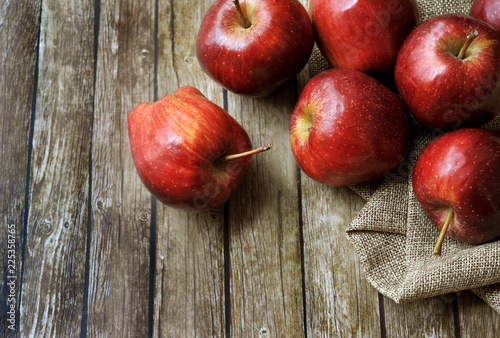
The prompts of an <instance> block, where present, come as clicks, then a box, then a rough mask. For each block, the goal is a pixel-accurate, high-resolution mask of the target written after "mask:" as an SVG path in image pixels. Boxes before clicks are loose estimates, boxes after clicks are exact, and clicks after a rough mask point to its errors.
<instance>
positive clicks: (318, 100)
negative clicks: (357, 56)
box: [290, 68, 410, 186]
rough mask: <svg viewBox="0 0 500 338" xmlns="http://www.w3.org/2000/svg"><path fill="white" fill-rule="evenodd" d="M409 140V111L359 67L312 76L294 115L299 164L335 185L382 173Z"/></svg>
mask: <svg viewBox="0 0 500 338" xmlns="http://www.w3.org/2000/svg"><path fill="white" fill-rule="evenodd" d="M409 140H410V127H409V117H408V112H407V110H406V107H405V105H404V104H403V102H402V101H401V99H400V98H399V97H398V95H396V93H394V92H393V91H391V90H390V89H389V88H387V87H385V86H384V85H382V84H381V83H380V82H378V81H377V80H375V79H373V78H371V77H370V76H368V75H366V74H364V73H361V72H358V71H355V70H349V69H341V68H335V69H331V70H327V71H324V72H322V73H320V74H318V75H316V76H315V77H313V78H312V79H311V80H310V81H309V82H308V83H307V84H306V86H305V87H304V89H303V91H302V93H301V94H300V97H299V99H298V101H297V104H296V106H295V109H294V111H293V114H292V116H291V119H290V141H291V146H292V151H293V154H294V156H295V159H296V160H297V163H298V165H299V166H300V168H301V169H302V170H303V171H304V172H305V173H306V174H307V175H309V176H310V177H311V178H313V179H314V180H316V181H318V182H320V183H323V184H327V185H332V186H343V185H350V184H355V183H360V182H364V181H369V180H373V179H376V178H379V177H382V176H383V175H384V174H386V173H387V172H388V171H390V170H391V169H393V168H395V167H396V166H397V165H398V164H399V163H400V162H401V161H403V160H404V158H405V155H406V153H407V151H408V147H409Z"/></svg>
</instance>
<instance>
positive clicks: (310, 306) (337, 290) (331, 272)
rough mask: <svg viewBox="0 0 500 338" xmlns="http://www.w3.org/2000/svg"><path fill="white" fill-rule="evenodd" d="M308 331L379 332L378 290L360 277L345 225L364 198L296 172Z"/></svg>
mask: <svg viewBox="0 0 500 338" xmlns="http://www.w3.org/2000/svg"><path fill="white" fill-rule="evenodd" d="M301 178H302V179H301V182H302V203H303V204H302V210H303V212H302V213H303V224H304V261H305V262H304V269H305V280H306V283H305V287H306V302H307V323H308V328H307V329H308V333H309V334H311V335H312V336H314V337H378V336H380V335H381V327H380V316H381V314H380V313H379V306H378V293H377V291H376V290H375V289H374V288H373V287H372V286H371V285H370V284H369V283H368V282H367V281H366V279H365V277H364V273H363V271H362V269H361V267H360V264H359V260H358V258H357V255H356V251H355V249H354V247H353V246H352V245H351V243H350V242H349V240H348V239H347V236H346V233H345V230H346V229H347V226H348V225H349V223H350V222H351V220H352V219H353V218H354V217H355V215H356V213H357V212H358V211H359V210H360V209H361V207H362V206H363V205H364V204H365V201H364V200H363V199H362V198H361V197H359V196H358V195H356V194H355V193H354V192H352V191H351V190H349V189H348V188H333V187H327V186H323V185H321V184H319V183H317V182H315V181H313V180H312V179H310V178H309V177H307V176H306V175H305V174H302V175H301Z"/></svg>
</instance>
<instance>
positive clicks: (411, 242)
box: [309, 0, 500, 313]
mask: <svg viewBox="0 0 500 338" xmlns="http://www.w3.org/2000/svg"><path fill="white" fill-rule="evenodd" d="M418 4H419V9H420V14H421V21H424V20H426V19H428V18H430V17H433V16H437V15H440V14H445V13H464V14H468V13H469V9H470V6H471V4H472V0H471V1H462V0H421V1H418ZM327 68H329V67H328V64H327V62H326V61H325V60H324V59H323V57H322V56H321V54H320V52H319V50H318V49H317V48H315V50H314V52H313V56H312V57H311V61H310V63H309V72H310V73H309V75H310V76H311V77H312V76H314V75H316V74H318V73H319V72H321V71H323V70H325V69H327ZM413 127H414V128H413V130H414V135H413V144H412V147H411V149H410V152H409V155H408V158H407V161H404V162H403V163H402V164H401V165H400V166H399V167H398V168H396V169H395V170H393V171H392V172H391V173H388V175H387V176H386V177H385V178H384V179H382V180H379V181H376V182H369V183H365V184H359V185H356V186H352V187H351V188H352V189H353V190H354V191H356V192H357V193H358V194H360V195H361V196H362V197H364V198H365V199H366V200H367V204H366V205H365V207H364V208H363V209H362V210H361V211H360V213H359V214H358V216H357V217H356V218H355V219H354V220H353V222H352V223H351V224H350V226H349V227H348V229H347V236H348V238H349V240H350V241H351V242H352V244H353V245H354V246H355V248H356V250H357V253H358V255H359V258H360V262H361V264H362V266H363V268H364V271H365V275H366V278H367V279H368V280H369V281H370V282H371V284H373V285H374V286H375V287H376V288H377V289H378V290H379V291H380V292H381V293H382V294H384V295H386V296H387V297H389V298H391V299H393V300H394V301H396V302H398V303H403V302H409V301H412V300H416V299H421V298H425V297H431V296H437V295H443V294H447V293H451V292H458V291H461V290H472V291H473V292H474V293H476V294H477V295H478V296H479V297H481V298H482V299H484V300H485V301H486V302H487V303H488V304H489V305H490V306H491V307H492V308H494V309H495V310H496V311H497V312H499V313H500V240H497V241H495V242H492V243H488V244H483V245H467V244H463V243H460V242H458V241H456V240H453V239H450V238H446V239H445V241H444V244H443V251H442V254H441V256H439V257H437V256H434V255H433V254H432V247H433V246H434V244H435V241H436V239H437V236H438V233H439V232H438V230H437V228H436V227H435V226H434V225H433V224H432V223H431V221H430V220H429V219H428V218H427V216H426V215H425V213H424V212H423V210H422V209H421V207H420V205H419V204H418V202H417V200H416V199H415V197H414V195H413V190H412V186H411V172H412V169H413V165H414V163H415V161H416V158H417V157H418V155H419V154H420V152H421V151H422V149H423V148H424V147H425V145H426V144H427V143H428V142H429V141H430V140H431V138H432V137H433V135H432V134H431V132H429V131H427V130H425V129H424V128H422V127H420V126H419V125H418V124H417V123H414V126H413ZM485 127H488V128H500V116H498V118H496V119H495V120H494V121H492V122H490V123H489V124H487V125H486V126H485Z"/></svg>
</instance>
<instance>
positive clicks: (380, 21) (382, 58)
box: [309, 0, 420, 75]
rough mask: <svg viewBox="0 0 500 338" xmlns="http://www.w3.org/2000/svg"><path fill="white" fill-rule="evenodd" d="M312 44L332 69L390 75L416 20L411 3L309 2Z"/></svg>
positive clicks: (374, 0)
mask: <svg viewBox="0 0 500 338" xmlns="http://www.w3.org/2000/svg"><path fill="white" fill-rule="evenodd" d="M309 13H310V15H311V19H312V22H313V27H314V32H315V35H316V42H317V44H318V47H319V49H320V50H321V52H322V54H323V56H324V57H325V59H326V60H327V61H328V63H329V64H330V66H332V67H340V68H348V69H354V70H358V71H361V72H364V73H367V74H371V75H373V74H376V75H379V74H384V75H385V74H392V71H393V70H394V63H395V62H396V57H397V54H398V51H399V48H400V47H401V45H402V44H403V42H404V40H405V38H406V37H407V36H408V34H409V33H410V32H411V31H412V29H413V28H415V26H416V25H417V23H418V22H419V19H420V13H419V10H418V6H417V2H416V1H415V0H357V1H353V0H311V2H310V4H309Z"/></svg>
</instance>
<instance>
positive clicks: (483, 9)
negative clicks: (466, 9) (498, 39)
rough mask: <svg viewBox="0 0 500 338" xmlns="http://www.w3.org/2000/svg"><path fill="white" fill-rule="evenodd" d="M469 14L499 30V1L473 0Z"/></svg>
mask: <svg viewBox="0 0 500 338" xmlns="http://www.w3.org/2000/svg"><path fill="white" fill-rule="evenodd" d="M470 15H471V16H473V17H475V18H476V19H479V20H482V21H484V22H486V23H488V24H490V25H491V26H492V27H493V28H495V29H496V30H497V31H500V1H499V0H475V1H474V2H473V3H472V7H471V9H470Z"/></svg>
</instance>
